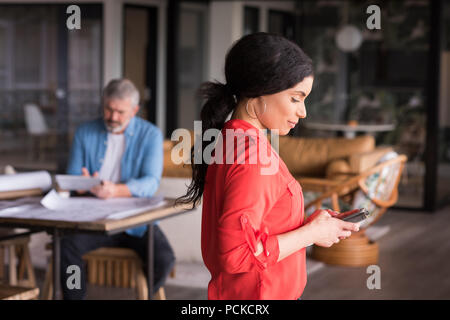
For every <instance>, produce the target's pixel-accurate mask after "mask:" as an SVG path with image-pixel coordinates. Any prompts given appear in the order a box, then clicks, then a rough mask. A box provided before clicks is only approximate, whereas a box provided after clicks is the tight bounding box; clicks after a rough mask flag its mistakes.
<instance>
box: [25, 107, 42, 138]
mask: <svg viewBox="0 0 450 320" xmlns="http://www.w3.org/2000/svg"><path fill="white" fill-rule="evenodd" d="M24 113H25V123H26V126H27V131H28V133H29V134H31V135H41V134H45V133H47V132H48V126H47V123H46V122H45V118H44V115H43V114H42V111H41V109H39V107H38V106H37V105H36V104H34V103H27V104H26V105H25V106H24Z"/></svg>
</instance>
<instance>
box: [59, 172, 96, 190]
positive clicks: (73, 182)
mask: <svg viewBox="0 0 450 320" xmlns="http://www.w3.org/2000/svg"><path fill="white" fill-rule="evenodd" d="M55 180H56V183H58V185H59V187H60V188H61V189H62V190H69V191H75V190H80V191H89V190H91V188H92V187H95V186H97V185H99V184H100V183H101V182H102V181H101V179H100V178H94V177H83V176H73V175H68V174H57V175H56V176H55Z"/></svg>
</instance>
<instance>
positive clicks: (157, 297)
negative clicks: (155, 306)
mask: <svg viewBox="0 0 450 320" xmlns="http://www.w3.org/2000/svg"><path fill="white" fill-rule="evenodd" d="M154 299H155V300H166V291H165V290H164V287H161V288H159V289H158V292H156V293H155V297H154Z"/></svg>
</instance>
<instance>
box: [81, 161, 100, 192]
mask: <svg viewBox="0 0 450 320" xmlns="http://www.w3.org/2000/svg"><path fill="white" fill-rule="evenodd" d="M81 175H82V176H83V177H90V176H91V175H90V174H89V171H88V169H87V168H86V167H83V168H81ZM92 177H94V178H96V177H98V172H97V171H95V172H94V174H93V175H92ZM77 193H78V194H85V193H86V191H85V190H77Z"/></svg>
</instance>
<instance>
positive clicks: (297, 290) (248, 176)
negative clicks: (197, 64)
mask: <svg viewBox="0 0 450 320" xmlns="http://www.w3.org/2000/svg"><path fill="white" fill-rule="evenodd" d="M227 129H228V132H227ZM229 129H233V130H234V133H233V132H231V131H230V130H229ZM239 129H240V130H239ZM236 130H237V131H236ZM239 131H240V132H239ZM233 135H234V136H235V137H234V138H233ZM222 136H223V139H222V141H223V143H222V146H223V148H222V151H223V153H222V163H223V164H217V163H214V162H213V163H212V164H210V165H209V166H208V170H207V174H206V179H205V188H204V193H203V213H202V215H203V216H202V255H203V260H204V262H205V265H206V267H207V268H208V269H209V271H210V273H211V281H210V282H209V285H208V298H209V299H298V298H299V297H300V296H301V295H302V293H303V289H304V288H305V285H306V260H305V249H302V250H300V251H297V252H295V253H293V254H292V255H290V256H288V257H286V258H285V259H283V260H281V261H280V262H277V260H278V256H279V248H278V239H277V235H278V234H282V233H285V232H288V231H291V230H294V229H297V228H298V227H300V226H301V225H302V224H303V220H304V210H303V209H304V208H303V193H302V189H301V187H300V184H299V183H298V182H297V181H296V180H295V179H294V177H292V175H291V174H290V173H289V171H288V169H287V167H286V165H285V164H284V162H283V161H282V160H281V159H280V158H279V156H278V154H277V152H276V151H275V150H274V149H273V148H272V147H271V145H270V143H269V142H268V141H267V139H266V137H265V136H264V134H263V133H262V132H259V130H258V129H257V128H255V127H254V126H252V125H251V124H249V123H248V122H246V121H244V120H237V119H235V120H230V121H228V122H226V123H225V126H224V128H223V130H222ZM244 136H247V137H246V138H244V139H243V137H244ZM233 140H234V147H232V148H230V150H229V153H228V154H227V153H226V146H227V144H230V143H233ZM220 149H221V148H220V147H219V148H217V150H220ZM263 150H265V151H266V153H264V152H262V151H263ZM231 151H233V154H231V153H230V152H231ZM243 151H245V152H243ZM211 154H212V155H213V156H215V155H216V154H215V153H214V152H212V153H211ZM256 155H258V156H256ZM264 155H266V156H265V157H264ZM218 156H220V154H218ZM227 156H228V157H229V158H228V159H227ZM269 156H270V158H269ZM230 159H231V160H233V161H227V160H230ZM269 159H270V162H269ZM274 168H275V170H273V169H274ZM264 170H266V171H264ZM263 172H264V174H263ZM268 172H269V173H272V174H267V173H268ZM259 241H261V242H262V244H263V247H264V251H263V253H261V254H260V255H258V256H255V255H254V252H256V249H257V243H258V242H259Z"/></svg>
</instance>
